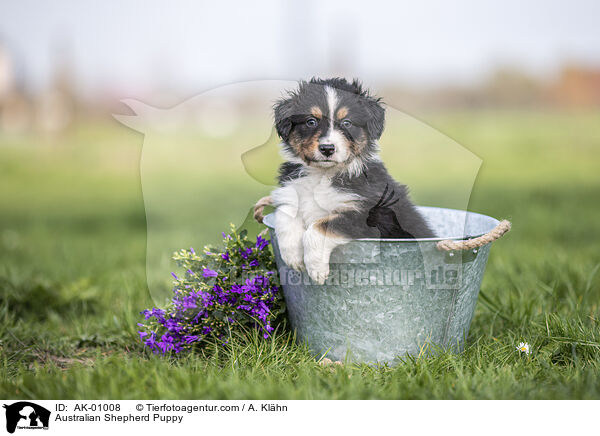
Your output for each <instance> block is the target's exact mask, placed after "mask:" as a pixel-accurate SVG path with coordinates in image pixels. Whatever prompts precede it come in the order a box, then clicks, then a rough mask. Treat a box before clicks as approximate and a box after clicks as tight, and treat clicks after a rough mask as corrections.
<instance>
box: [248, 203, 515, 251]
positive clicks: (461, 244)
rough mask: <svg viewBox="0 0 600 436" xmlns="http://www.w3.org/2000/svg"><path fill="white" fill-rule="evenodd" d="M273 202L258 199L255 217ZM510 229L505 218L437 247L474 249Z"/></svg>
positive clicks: (259, 218)
mask: <svg viewBox="0 0 600 436" xmlns="http://www.w3.org/2000/svg"><path fill="white" fill-rule="evenodd" d="M272 204H273V200H272V199H271V196H270V195H268V196H266V197H263V198H261V199H260V200H258V201H257V202H256V204H255V205H254V219H255V220H256V221H258V222H259V223H261V224H262V222H263V218H264V216H263V211H264V209H265V207H266V206H271V205H272ZM509 230H510V221H507V220H503V221H500V222H499V223H498V225H497V226H496V227H494V228H493V229H492V230H490V231H489V232H488V233H486V234H485V235H482V236H479V237H477V238H473V239H465V240H463V241H452V240H449V239H446V240H443V241H440V242H438V243H437V249H438V250H440V251H453V250H472V249H474V248H479V247H481V246H483V245H485V244H489V243H490V242H494V241H495V240H496V239H499V238H501V237H502V236H503V235H504V234H505V233H506V232H508V231H509Z"/></svg>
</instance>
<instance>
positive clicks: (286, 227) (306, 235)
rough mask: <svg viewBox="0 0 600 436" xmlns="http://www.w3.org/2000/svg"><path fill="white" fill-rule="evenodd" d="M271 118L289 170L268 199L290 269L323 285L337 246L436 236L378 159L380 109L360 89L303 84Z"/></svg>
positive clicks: (325, 82) (336, 83)
mask: <svg viewBox="0 0 600 436" xmlns="http://www.w3.org/2000/svg"><path fill="white" fill-rule="evenodd" d="M274 112H275V127H276V129H277V133H278V134H279V136H280V137H281V139H282V143H281V147H282V153H283V156H284V158H285V159H286V162H285V163H283V164H282V165H281V167H280V169H279V184H280V187H279V188H277V189H275V190H274V191H273V193H272V194H271V199H272V202H273V205H274V206H275V207H276V209H275V223H274V224H275V233H276V235H277V241H278V244H279V250H280V253H281V256H282V258H283V260H284V261H285V263H286V264H287V265H288V266H289V267H291V268H294V269H296V270H306V271H307V272H308V274H309V276H310V277H311V278H312V279H313V280H314V281H315V282H317V283H320V284H322V283H324V282H325V280H326V278H327V276H328V274H329V257H330V255H331V252H332V250H333V249H334V248H335V247H337V246H338V245H340V244H344V243H346V242H348V241H350V240H352V239H356V238H428V237H433V236H434V234H433V232H432V231H431V229H430V228H429V226H428V225H427V223H426V222H425V220H424V219H423V217H422V216H421V215H420V214H419V213H418V211H417V210H416V208H415V207H414V205H413V204H412V203H411V201H410V199H409V198H408V193H407V188H406V186H404V185H400V184H399V183H397V182H396V181H395V180H394V179H393V178H392V177H391V176H390V175H389V174H388V172H387V170H386V168H385V166H384V165H383V163H382V162H381V160H380V159H379V156H378V150H379V144H378V142H377V141H378V139H379V138H380V137H381V134H382V133H383V128H384V121H385V109H384V107H383V104H382V102H381V99H379V98H375V97H373V96H371V95H370V94H369V92H368V91H367V90H366V89H364V88H363V87H362V85H361V84H360V82H358V81H357V80H354V81H353V82H352V83H350V82H348V81H346V80H345V79H340V78H335V79H314V78H313V79H312V80H310V81H309V82H304V81H302V82H300V83H299V86H298V89H297V90H295V91H292V92H290V93H289V94H288V95H287V96H286V97H285V98H283V99H282V100H280V101H278V102H277V103H276V105H275V107H274Z"/></svg>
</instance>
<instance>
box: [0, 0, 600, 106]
mask: <svg viewBox="0 0 600 436" xmlns="http://www.w3.org/2000/svg"><path fill="white" fill-rule="evenodd" d="M599 17H600V2H598V1H592V0H587V1H582V0H573V1H569V2H567V1H562V2H559V1H540V0H533V1H523V0H504V1H502V2H498V1H487V0H483V1H463V0H455V1H452V2H448V1H427V0H425V1H418V2H417V1H411V2H404V1H400V2H390V1H387V2H385V1H374V0H369V1H363V2H359V1H354V0H344V1H316V0H304V1H295V2H292V1H285V0H284V1H275V0H264V1H239V2H224V1H222V2H215V1H181V2H166V1H154V0H144V1H134V0H121V1H118V2H116V1H115V2H93V1H90V0H79V1H75V0H62V1H61V0H56V1H53V2H42V1H37V2H35V1H31V0H20V1H18V2H10V3H8V2H4V3H3V5H2V6H0V44H3V45H4V47H5V48H7V49H8V50H9V52H10V53H11V56H12V57H13V62H14V63H15V64H16V67H17V76H18V79H19V81H20V82H22V83H24V84H25V85H27V86H29V87H33V88H43V87H44V86H46V85H47V84H48V82H49V80H50V78H51V77H52V73H53V71H54V69H55V67H56V63H57V60H59V59H63V60H66V61H68V62H69V64H70V65H71V66H72V68H73V70H74V73H75V76H76V80H77V82H78V86H79V87H80V88H83V89H85V90H94V89H102V88H103V87H106V86H110V87H112V88H117V89H127V90H130V91H131V90H133V93H134V94H135V93H136V92H138V93H141V94H143V93H145V92H151V91H152V90H153V89H156V88H160V87H167V88H177V89H181V90H185V92H197V91H201V90H203V89H207V88H211V87H214V86H218V85H222V84H226V83H231V82H237V81H242V80H255V79H292V80H293V79H298V78H303V77H309V76H313V75H330V74H334V73H339V74H344V75H347V76H351V77H360V78H362V79H363V80H364V81H366V82H378V81H386V82H388V83H389V82H393V83H394V82H395V83H398V84H404V85H409V86H415V87H417V86H429V85H436V84H444V83H464V84H468V83H472V82H473V81H479V80H483V79H484V78H485V77H486V75H488V74H489V73H490V71H492V70H494V69H495V68H497V67H503V66H510V67H515V68H518V69H522V70H524V71H526V72H530V73H531V74H536V75H541V76H547V75H552V74H554V73H556V71H557V69H558V68H559V67H560V65H562V64H564V63H565V62H567V63H575V64H583V65H591V66H600V26H599V25H598V18H599Z"/></svg>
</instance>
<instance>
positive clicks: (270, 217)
mask: <svg viewBox="0 0 600 436" xmlns="http://www.w3.org/2000/svg"><path fill="white" fill-rule="evenodd" d="M416 208H417V210H451V211H455V212H460V213H464V214H465V219H466V218H467V217H468V216H469V215H474V216H479V217H482V218H485V219H488V220H489V221H490V227H489V229H487V230H486V231H484V232H480V233H476V234H472V235H468V238H477V237H479V236H482V235H485V234H486V233H488V232H489V231H491V230H492V229H493V228H494V227H496V226H497V225H498V223H499V222H500V221H499V220H497V219H496V218H494V217H491V216H489V215H484V214H482V213H477V212H471V211H468V210H461V209H451V208H447V207H433V206H416ZM273 219H274V217H273V213H270V214H268V215H265V217H264V219H263V224H264V225H266V226H267V227H268V228H269V229H273V230H274V229H275V226H274V224H273V222H272V220H273ZM463 239H467V236H443V237H435V238H358V239H352V241H363V242H439V241H445V240H454V241H460V240H463Z"/></svg>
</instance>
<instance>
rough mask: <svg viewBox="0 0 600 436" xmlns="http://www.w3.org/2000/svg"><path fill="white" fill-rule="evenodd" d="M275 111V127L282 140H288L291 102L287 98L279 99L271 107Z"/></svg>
mask: <svg viewBox="0 0 600 436" xmlns="http://www.w3.org/2000/svg"><path fill="white" fill-rule="evenodd" d="M273 112H274V113H275V129H277V134H278V135H279V137H280V138H281V139H283V140H284V141H287V140H288V137H289V136H290V131H291V130H292V102H291V101H290V100H289V99H284V100H280V101H279V102H278V103H277V104H276V105H275V107H274V108H273Z"/></svg>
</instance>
